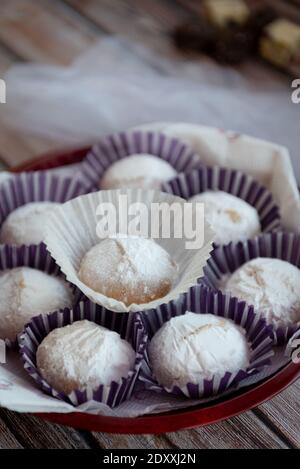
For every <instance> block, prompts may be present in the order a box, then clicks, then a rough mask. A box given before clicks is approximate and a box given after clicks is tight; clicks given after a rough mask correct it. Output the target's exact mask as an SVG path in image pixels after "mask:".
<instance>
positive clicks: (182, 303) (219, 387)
mask: <svg viewBox="0 0 300 469" xmlns="http://www.w3.org/2000/svg"><path fill="white" fill-rule="evenodd" d="M187 311H190V312H194V313H197V314H215V315H217V316H220V317H224V318H228V319H231V320H232V321H233V322H234V323H235V324H236V325H238V326H241V327H242V328H244V329H245V330H246V338H247V340H248V343H249V347H250V365H249V367H248V368H247V369H243V370H237V371H236V373H232V372H229V371H227V372H225V373H224V374H223V376H216V375H215V376H213V377H212V379H211V380H208V379H203V380H202V381H201V382H199V383H197V384H195V383H186V385H185V386H182V387H179V386H177V385H174V386H173V387H172V388H165V387H163V386H161V385H160V384H159V383H158V382H157V381H156V379H155V376H153V374H152V371H151V365H150V362H149V358H148V354H147V353H146V357H145V361H144V364H143V368H142V372H141V376H140V379H141V380H142V381H143V382H144V383H145V385H146V387H147V388H149V389H151V390H153V391H158V392H161V391H166V392H168V393H171V394H175V395H179V396H185V397H188V398H191V399H199V398H203V397H211V396H214V395H217V394H222V393H223V392H225V391H227V390H228V389H229V388H234V387H236V386H237V385H238V383H240V382H241V381H242V380H244V379H246V378H248V377H249V376H250V375H253V374H254V373H258V372H259V371H261V370H262V369H263V368H264V367H266V366H268V365H270V363H271V357H272V356H273V355H274V352H273V350H272V344H273V340H272V334H273V328H272V326H268V325H267V324H266V321H265V320H264V319H262V318H261V317H260V316H259V315H257V314H256V313H255V312H254V309H253V307H252V306H247V305H246V303H245V302H242V301H240V302H239V301H237V299H235V298H228V297H226V296H224V295H222V294H221V292H213V291H211V290H209V289H208V288H207V287H205V286H203V285H196V286H195V287H193V288H191V289H190V290H189V291H188V293H185V294H183V295H181V297H180V299H179V300H178V301H172V302H170V303H169V304H168V305H163V306H161V307H158V308H156V309H152V310H149V311H144V312H143V313H140V318H141V321H142V323H143V324H144V326H145V330H146V332H147V334H148V336H149V341H150V340H151V339H152V337H153V336H154V334H155V333H156V332H157V331H158V330H159V329H160V328H161V327H162V325H163V324H164V323H165V322H167V321H168V320H169V319H171V318H172V317H175V316H181V315H184V314H185V313H186V312H187Z"/></svg>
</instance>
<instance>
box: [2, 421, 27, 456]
mask: <svg viewBox="0 0 300 469" xmlns="http://www.w3.org/2000/svg"><path fill="white" fill-rule="evenodd" d="M11 448H15V449H21V448H23V446H22V445H21V443H20V442H19V441H18V440H17V438H16V437H15V435H14V434H13V433H12V432H11V431H10V429H9V428H8V427H7V426H6V425H5V423H4V422H3V420H2V419H1V418H0V449H11Z"/></svg>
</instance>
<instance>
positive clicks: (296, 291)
mask: <svg viewBox="0 0 300 469" xmlns="http://www.w3.org/2000/svg"><path fill="white" fill-rule="evenodd" d="M224 291H225V292H228V293H230V294H231V295H232V296H236V297H237V298H239V299H241V300H244V301H246V302H247V303H248V304H249V305H252V306H254V309H255V310H256V311H258V312H261V313H262V314H263V316H264V317H265V318H266V320H267V322H268V323H269V324H272V323H273V324H275V325H279V324H281V323H283V324H285V325H287V326H288V325H291V324H295V323H297V322H298V321H300V270H299V269H298V268H297V267H295V266H294V265H292V264H290V263H289V262H286V261H283V260H281V259H271V258H267V257H257V258H256V259H252V260H251V261H249V262H246V264H244V265H242V266H241V267H240V268H239V269H238V270H236V271H235V272H234V273H233V274H232V275H231V276H230V277H229V279H228V280H227V282H226V283H225V286H224Z"/></svg>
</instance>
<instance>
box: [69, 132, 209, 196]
mask: <svg viewBox="0 0 300 469" xmlns="http://www.w3.org/2000/svg"><path fill="white" fill-rule="evenodd" d="M139 153H149V154H151V155H154V156H157V157H159V158H162V159H163V160H165V161H167V162H168V163H169V164H170V165H171V166H173V168H174V169H175V170H176V171H177V172H178V173H181V172H186V171H191V170H192V169H194V168H198V167H200V166H202V164H203V163H201V161H200V157H199V155H197V154H196V153H194V152H193V150H192V149H191V148H190V147H188V146H187V145H186V144H185V143H183V142H181V141H180V140H177V139H176V138H173V137H168V136H166V135H165V134H162V133H158V132H145V131H140V130H131V131H128V132H121V133H117V134H113V135H109V136H107V137H105V138H103V139H102V140H101V141H100V142H99V143H97V144H96V145H94V147H93V148H92V149H91V151H90V152H89V153H88V154H87V156H86V158H85V159H84V161H83V163H82V164H81V166H80V169H79V172H78V174H77V177H78V180H80V181H81V182H82V183H83V184H84V185H85V186H86V187H88V188H91V189H99V182H100V180H101V179H102V176H103V175H104V173H105V171H106V170H107V169H108V168H109V167H110V166H111V165H112V164H113V163H115V162H116V161H118V160H120V159H122V158H125V157H126V156H130V155H133V154H139Z"/></svg>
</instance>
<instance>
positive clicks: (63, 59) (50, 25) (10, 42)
mask: <svg viewBox="0 0 300 469" xmlns="http://www.w3.org/2000/svg"><path fill="white" fill-rule="evenodd" d="M95 37H96V35H95V33H94V32H92V31H91V30H90V28H88V27H87V26H86V24H85V23H84V22H82V21H80V20H79V19H78V18H77V17H73V16H71V15H70V14H69V13H66V12H65V9H64V8H62V7H61V6H60V4H59V3H57V2H51V1H49V0H39V1H35V0H26V2H24V1H23V0H1V6H0V39H1V40H2V41H3V42H4V43H5V44H6V45H7V46H8V47H9V48H11V49H12V50H13V51H14V52H16V53H17V54H19V55H20V56H22V57H23V58H24V59H26V60H30V61H37V62H47V63H56V64H69V63H70V62H71V61H72V60H73V59H74V58H75V57H77V56H78V54H80V53H81V52H83V51H84V50H85V49H86V48H87V47H88V46H89V45H90V44H91V42H92V41H93V40H94V39H95Z"/></svg>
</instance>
